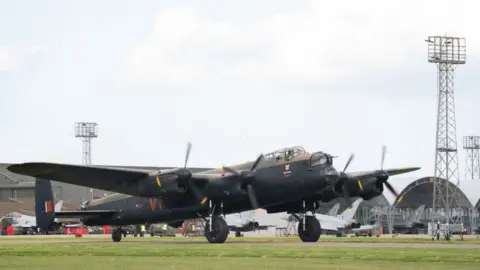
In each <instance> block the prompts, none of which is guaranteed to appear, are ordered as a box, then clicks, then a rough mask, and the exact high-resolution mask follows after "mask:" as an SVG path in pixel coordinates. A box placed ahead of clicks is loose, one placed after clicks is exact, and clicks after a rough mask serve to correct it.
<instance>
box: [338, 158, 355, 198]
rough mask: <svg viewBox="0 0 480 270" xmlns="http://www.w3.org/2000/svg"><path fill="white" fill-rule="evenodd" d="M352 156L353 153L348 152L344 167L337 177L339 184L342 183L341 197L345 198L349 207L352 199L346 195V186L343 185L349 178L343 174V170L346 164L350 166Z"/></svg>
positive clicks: (345, 168) (346, 166)
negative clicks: (348, 155)
mask: <svg viewBox="0 0 480 270" xmlns="http://www.w3.org/2000/svg"><path fill="white" fill-rule="evenodd" d="M354 157H355V155H354V154H353V153H352V154H350V157H349V158H348V160H347V163H346V164H345V167H344V168H343V171H342V172H341V173H340V177H339V179H338V181H339V184H340V185H342V195H343V198H344V199H345V202H346V203H347V205H348V206H349V207H351V205H352V200H350V197H349V196H348V191H347V187H346V185H345V182H346V181H347V180H348V179H349V177H348V175H346V174H345V171H346V170H347V168H348V166H350V163H351V162H352V160H353V158H354Z"/></svg>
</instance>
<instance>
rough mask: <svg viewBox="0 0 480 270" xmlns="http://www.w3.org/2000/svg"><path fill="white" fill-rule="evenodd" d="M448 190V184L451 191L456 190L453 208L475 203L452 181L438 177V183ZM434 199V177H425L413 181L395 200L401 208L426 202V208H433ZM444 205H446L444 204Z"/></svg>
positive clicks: (412, 206) (469, 206) (415, 206)
mask: <svg viewBox="0 0 480 270" xmlns="http://www.w3.org/2000/svg"><path fill="white" fill-rule="evenodd" d="M437 184H440V185H441V186H442V188H443V189H444V190H446V185H448V189H449V190H450V192H449V193H451V194H452V193H453V191H456V192H455V198H456V199H455V200H453V204H454V205H453V206H452V207H453V208H459V207H463V208H472V207H473V205H472V203H471V202H470V200H469V199H468V197H467V196H466V195H465V193H464V192H463V191H462V190H461V188H457V186H456V185H454V184H453V183H452V182H449V181H447V180H445V179H442V178H438V183H437ZM432 201H433V177H423V178H420V179H417V180H415V181H413V182H411V183H410V184H409V185H408V186H407V187H405V188H404V189H403V190H402V191H401V192H400V193H399V195H398V197H397V198H396V200H395V202H394V204H393V205H394V206H396V207H399V208H417V207H419V206H420V205H422V204H424V205H425V208H432ZM442 207H444V206H443V205H442Z"/></svg>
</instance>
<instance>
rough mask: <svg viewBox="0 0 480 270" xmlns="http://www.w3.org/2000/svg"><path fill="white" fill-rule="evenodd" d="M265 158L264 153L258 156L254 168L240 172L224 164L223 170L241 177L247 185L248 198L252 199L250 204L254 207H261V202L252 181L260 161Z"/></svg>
mask: <svg viewBox="0 0 480 270" xmlns="http://www.w3.org/2000/svg"><path fill="white" fill-rule="evenodd" d="M262 159H263V154H261V155H260V156H258V158H257V160H255V162H254V163H253V165H252V168H251V169H250V171H241V172H240V173H239V172H237V171H235V170H234V169H232V168H230V167H226V166H223V170H225V171H227V172H230V173H232V174H234V175H235V176H236V177H239V178H240V179H241V181H242V184H243V185H245V189H246V191H247V195H248V200H249V201H250V205H251V206H252V207H253V209H258V208H259V203H258V200H257V195H256V194H255V189H254V188H253V186H252V182H253V180H254V179H255V174H254V173H255V170H256V168H257V166H258V164H260V161H262Z"/></svg>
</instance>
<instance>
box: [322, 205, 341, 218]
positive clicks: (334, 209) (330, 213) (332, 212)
mask: <svg viewBox="0 0 480 270" xmlns="http://www.w3.org/2000/svg"><path fill="white" fill-rule="evenodd" d="M339 209H340V203H336V204H335V205H333V206H332V208H330V210H328V212H327V213H326V214H325V215H327V216H336V215H337V214H338V210H339Z"/></svg>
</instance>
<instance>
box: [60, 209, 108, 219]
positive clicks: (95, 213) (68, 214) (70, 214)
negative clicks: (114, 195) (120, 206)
mask: <svg viewBox="0 0 480 270" xmlns="http://www.w3.org/2000/svg"><path fill="white" fill-rule="evenodd" d="M116 213H117V211H116V210H81V211H62V212H55V217H58V218H82V217H99V216H110V215H114V214H116Z"/></svg>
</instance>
